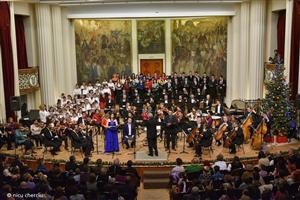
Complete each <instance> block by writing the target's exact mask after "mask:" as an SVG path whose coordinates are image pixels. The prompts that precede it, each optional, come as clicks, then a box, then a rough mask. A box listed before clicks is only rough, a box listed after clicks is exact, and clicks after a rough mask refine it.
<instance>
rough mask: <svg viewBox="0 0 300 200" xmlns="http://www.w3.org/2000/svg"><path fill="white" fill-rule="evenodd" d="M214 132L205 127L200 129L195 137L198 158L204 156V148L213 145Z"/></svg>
mask: <svg viewBox="0 0 300 200" xmlns="http://www.w3.org/2000/svg"><path fill="white" fill-rule="evenodd" d="M212 139H213V138H212V132H211V129H210V128H209V127H206V125H203V126H202V127H201V128H199V129H198V132H197V134H196V137H195V153H196V157H200V156H201V154H202V147H208V146H210V145H211V143H212Z"/></svg>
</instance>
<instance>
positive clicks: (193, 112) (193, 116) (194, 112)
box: [187, 108, 200, 122]
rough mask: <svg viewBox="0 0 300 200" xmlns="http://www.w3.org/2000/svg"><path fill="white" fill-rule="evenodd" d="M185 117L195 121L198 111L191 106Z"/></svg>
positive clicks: (198, 114) (198, 115)
mask: <svg viewBox="0 0 300 200" xmlns="http://www.w3.org/2000/svg"><path fill="white" fill-rule="evenodd" d="M187 117H188V119H189V120H190V121H193V122H195V121H197V118H198V117H200V113H198V112H197V110H196V108H192V112H190V113H188V114H187Z"/></svg>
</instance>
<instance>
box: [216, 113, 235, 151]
mask: <svg viewBox="0 0 300 200" xmlns="http://www.w3.org/2000/svg"><path fill="white" fill-rule="evenodd" d="M222 120H223V121H222V123H221V125H220V126H219V130H218V131H222V132H223V140H224V139H225V138H226V137H225V136H226V134H228V133H229V132H230V131H231V129H232V123H231V122H230V121H229V120H228V117H227V116H223V119H222ZM223 128H224V129H223ZM221 129H222V130H221ZM216 142H217V145H218V146H220V145H221V144H222V143H221V141H220V140H217V141H216Z"/></svg>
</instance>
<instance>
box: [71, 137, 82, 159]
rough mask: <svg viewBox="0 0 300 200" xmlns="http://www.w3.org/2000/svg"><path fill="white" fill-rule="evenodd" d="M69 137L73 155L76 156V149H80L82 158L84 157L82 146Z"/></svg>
mask: <svg viewBox="0 0 300 200" xmlns="http://www.w3.org/2000/svg"><path fill="white" fill-rule="evenodd" d="M69 137H70V140H71V154H72V155H74V152H75V151H76V149H79V151H80V153H81V156H82V157H83V150H82V145H81V144H79V143H77V142H74V140H73V138H72V137H71V136H69Z"/></svg>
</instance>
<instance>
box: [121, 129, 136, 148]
mask: <svg viewBox="0 0 300 200" xmlns="http://www.w3.org/2000/svg"><path fill="white" fill-rule="evenodd" d="M130 130H131V135H129V125H128V123H127V124H125V125H124V127H123V139H124V140H123V142H124V144H125V145H126V148H127V149H128V148H129V143H128V140H129V139H131V140H132V142H131V147H134V146H135V140H136V138H135V137H136V126H135V124H133V123H132V124H131V128H130Z"/></svg>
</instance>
